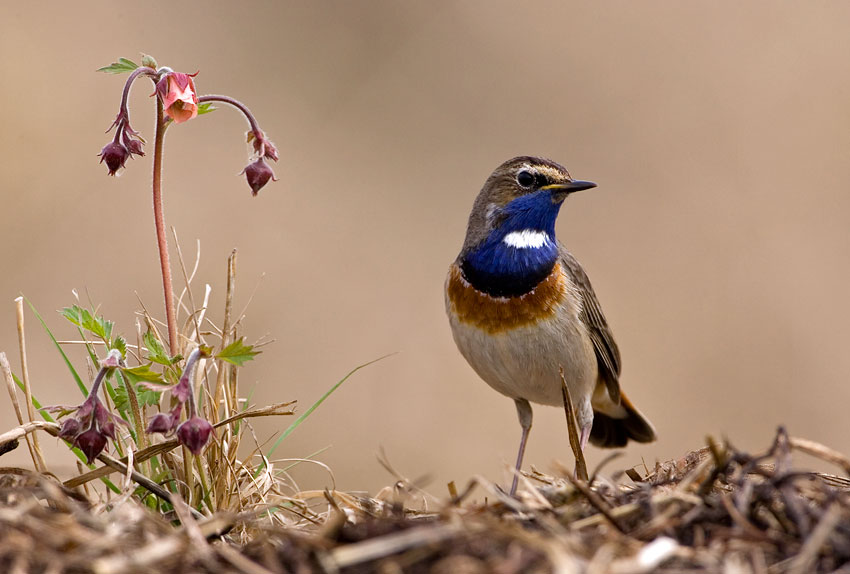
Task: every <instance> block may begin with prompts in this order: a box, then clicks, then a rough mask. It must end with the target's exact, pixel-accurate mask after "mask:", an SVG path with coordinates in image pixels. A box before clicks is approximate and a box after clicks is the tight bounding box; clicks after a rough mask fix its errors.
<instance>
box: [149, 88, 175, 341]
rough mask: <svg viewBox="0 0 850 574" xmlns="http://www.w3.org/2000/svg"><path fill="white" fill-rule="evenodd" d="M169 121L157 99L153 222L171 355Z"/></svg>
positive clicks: (172, 324) (173, 312) (172, 329)
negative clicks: (165, 189) (165, 160)
mask: <svg viewBox="0 0 850 574" xmlns="http://www.w3.org/2000/svg"><path fill="white" fill-rule="evenodd" d="M167 125H168V121H167V120H166V119H165V117H164V114H163V110H162V101H161V100H160V99H159V98H157V99H156V136H155V137H154V143H153V221H154V225H155V226H156V242H157V246H158V247H159V263H160V268H161V270H162V292H163V294H164V295H165V318H166V323H167V325H168V347H169V350H170V354H171V355H176V354H178V353H179V352H180V349H179V347H178V339H177V314H176V313H175V310H174V292H173V290H172V288H171V261H170V260H169V257H168V240H167V238H166V234H165V216H164V215H163V212H162V147H163V141H164V139H165V128H166V127H167Z"/></svg>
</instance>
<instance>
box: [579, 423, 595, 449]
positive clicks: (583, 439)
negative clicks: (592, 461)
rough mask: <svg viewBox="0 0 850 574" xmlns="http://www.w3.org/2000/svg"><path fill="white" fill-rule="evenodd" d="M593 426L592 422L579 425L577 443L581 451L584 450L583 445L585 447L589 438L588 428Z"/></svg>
mask: <svg viewBox="0 0 850 574" xmlns="http://www.w3.org/2000/svg"><path fill="white" fill-rule="evenodd" d="M592 428H593V422H590V423H585V424H584V425H582V427H581V436H579V439H578V444H579V448H580V449H581V452H584V449H585V447H587V441H588V440H589V439H590V429H592Z"/></svg>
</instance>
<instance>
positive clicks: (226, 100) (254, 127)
mask: <svg viewBox="0 0 850 574" xmlns="http://www.w3.org/2000/svg"><path fill="white" fill-rule="evenodd" d="M204 102H221V103H223V104H228V105H231V106H233V107H234V108H236V109H237V110H239V111H240V112H242V114H243V115H244V116H245V118H247V120H248V123H249V124H251V131H252V132H254V136H255V137H258V138H260V137H263V130H261V129H260V126H259V125H258V124H257V120H255V119H254V114H252V113H251V110H249V109H248V106H246V105H245V104H243V103H242V102H240V101H239V100H237V99H235V98H231V97H230V96H222V95H219V94H209V95H207V96H201V97H200V98H198V103H199V104H202V103H204Z"/></svg>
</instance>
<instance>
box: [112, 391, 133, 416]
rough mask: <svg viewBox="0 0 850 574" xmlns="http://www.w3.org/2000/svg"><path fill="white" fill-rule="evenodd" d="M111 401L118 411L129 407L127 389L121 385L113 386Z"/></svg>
mask: <svg viewBox="0 0 850 574" xmlns="http://www.w3.org/2000/svg"><path fill="white" fill-rule="evenodd" d="M112 401H113V402H114V403H115V408H116V409H118V410H119V411H124V410H127V409H128V408H130V398H129V397H128V396H127V389H125V388H124V387H122V386H121V385H118V386H116V387H115V392H114V393H113V394H112Z"/></svg>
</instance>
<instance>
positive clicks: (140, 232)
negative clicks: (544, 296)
mask: <svg viewBox="0 0 850 574" xmlns="http://www.w3.org/2000/svg"><path fill="white" fill-rule="evenodd" d="M25 4H27V3H14V4H13V3H11V2H4V3H3V6H2V8H0V64H2V79H0V82H2V86H1V87H2V90H0V125H2V134H0V158H2V159H1V160H0V162H1V164H2V169H0V191H2V198H3V200H2V213H3V218H2V222H3V225H2V226H0V249H2V252H1V253H0V255H2V261H3V271H2V275H1V276H0V349H2V350H6V351H7V352H8V353H9V354H10V356H11V357H12V358H13V363H14V366H15V369H16V370H17V369H18V360H17V347H16V343H15V326H14V312H13V303H12V300H13V298H14V297H16V296H17V295H18V294H19V293H24V294H25V295H26V296H27V297H29V298H30V299H31V300H32V301H33V303H34V304H35V305H36V306H37V307H38V308H39V309H40V310H41V311H42V313H43V314H44V315H45V316H46V317H47V318H48V320H49V322H50V324H51V326H52V327H54V328H55V329H56V330H57V332H58V333H59V334H60V335H61V336H64V337H72V336H73V335H74V332H73V331H72V330H71V329H70V328H69V327H66V326H65V324H64V323H63V320H62V319H61V318H60V317H59V316H58V315H56V314H55V313H54V312H53V310H55V309H59V308H61V307H63V306H66V305H68V304H71V303H72V302H73V299H72V295H71V290H72V289H73V288H76V289H77V290H79V291H80V292H81V293H84V292H85V291H86V290H87V291H88V292H89V293H90V295H91V298H92V300H93V301H95V302H97V303H99V304H101V305H102V307H101V308H102V311H103V312H104V313H105V314H106V315H107V316H109V317H111V318H113V319H115V320H116V321H117V323H118V326H117V328H118V329H119V330H121V331H123V332H126V333H128V334H129V333H132V332H133V330H134V327H133V318H134V315H133V313H134V311H135V310H136V309H137V308H138V303H137V300H136V295H135V293H136V292H137V293H138V294H139V296H140V297H141V298H142V299H143V300H144V301H145V302H146V303H147V305H149V306H150V308H151V309H154V310H156V311H157V313H158V314H160V315H161V313H162V312H161V295H160V292H159V276H158V271H157V269H158V267H157V262H156V259H155V253H156V251H155V243H154V237H153V225H152V217H151V212H150V206H149V204H150V197H149V190H148V186H149V176H150V157H145V158H141V159H136V160H134V161H132V162H131V163H130V166H129V169H127V170H126V172H125V173H124V174H123V175H122V177H120V178H116V179H111V178H108V177H106V168H105V167H104V166H102V165H98V163H97V159H98V158H97V157H96V154H97V153H98V151H99V150H100V148H101V147H102V146H103V145H104V144H105V143H106V142H107V141H108V138H109V136H106V135H104V133H103V131H104V130H105V129H106V128H107V127H108V126H109V124H110V122H111V121H112V119H113V118H114V115H115V113H116V111H117V107H118V101H119V97H120V91H121V87H122V85H123V79H124V77H123V76H122V77H115V76H108V75H104V74H96V73H94V70H95V69H96V68H97V67H99V66H101V65H105V64H108V63H109V62H111V61H113V60H114V59H115V58H117V57H118V56H127V57H131V58H133V59H137V60H138V57H139V52H140V51H147V52H150V53H152V54H154V55H155V56H156V57H157V58H158V59H159V63H160V64H161V65H170V66H171V67H173V68H175V69H177V70H182V71H185V72H194V71H196V70H200V75H198V77H197V80H196V81H197V86H198V89H199V91H200V92H201V93H227V94H230V95H233V96H235V97H239V98H242V99H243V100H244V101H245V102H246V103H247V104H248V105H249V106H250V107H251V108H252V109H253V110H254V111H255V112H256V114H257V116H258V118H259V119H260V122H261V124H262V126H263V127H264V128H265V130H266V131H267V132H268V134H269V135H270V136H271V138H272V139H273V140H274V141H275V142H276V143H277V145H278V147H279V149H280V152H281V161H280V163H279V164H278V166H277V167H276V170H277V175H278V177H279V178H280V181H279V182H278V183H275V184H272V185H269V186H268V187H267V188H266V189H264V190H263V191H262V193H261V195H260V196H259V197H258V198H252V197H251V196H250V192H249V191H248V188H247V186H246V184H245V183H244V181H242V179H241V178H240V177H237V176H236V174H237V173H238V172H239V171H240V170H241V169H242V167H243V166H244V164H245V163H246V159H247V148H246V146H245V144H244V142H243V132H244V130H245V125H244V122H243V121H242V120H241V119H240V118H239V117H238V116H237V115H236V114H235V113H233V112H231V111H230V110H226V109H225V110H220V111H217V112H215V114H213V115H210V116H204V117H202V118H200V119H198V120H196V121H193V122H191V123H190V124H186V125H182V126H177V127H174V128H173V129H172V130H171V131H170V133H169V137H168V141H167V151H166V153H167V157H166V180H165V185H166V209H167V217H168V222H169V224H171V225H174V226H175V227H176V228H177V230H178V232H179V234H180V236H181V239H182V241H183V247H184V250H185V251H188V252H191V251H193V245H194V241H195V240H196V239H199V240H200V241H201V243H202V250H203V260H202V264H201V268H200V271H199V278H200V280H201V282H199V283H198V285H197V289H198V290H197V291H196V293H198V294H200V293H201V286H202V282H209V283H211V284H212V285H213V287H214V297H213V301H212V303H213V307H214V310H213V316H214V317H216V318H219V317H220V308H221V305H222V289H221V286H222V283H223V281H222V280H223V277H224V267H225V257H226V256H227V254H228V253H229V251H230V249H231V248H232V247H238V248H239V279H240V283H239V291H238V294H237V307H238V308H241V307H242V306H243V305H244V304H245V303H246V302H247V300H248V296H249V294H250V292H251V291H252V290H253V288H254V286H255V284H256V283H257V281H258V280H259V278H260V276H261V275H262V274H265V279H264V280H263V281H262V283H261V284H260V286H259V288H258V290H257V294H256V296H255V297H254V300H253V303H252V304H251V306H250V308H249V311H248V316H247V319H246V321H245V328H246V334H247V335H248V338H249V339H256V338H258V337H260V336H263V335H269V336H271V337H273V338H275V339H276V340H277V342H276V343H275V344H274V345H273V346H270V347H266V351H265V353H264V354H263V355H262V356H261V357H260V360H258V361H256V362H255V363H253V364H251V365H250V366H248V367H247V368H245V369H244V371H243V378H242V381H243V384H244V386H245V388H246V389H249V388H254V389H255V391H254V394H253V400H254V402H255V403H258V404H267V403H270V402H274V401H281V400H286V399H298V400H299V401H300V405H301V409H302V411H303V409H306V408H307V406H309V405H310V404H311V403H312V402H313V401H314V400H315V399H316V398H318V397H319V396H320V395H321V393H323V392H324V391H325V390H326V389H327V388H328V387H329V386H330V385H331V384H332V383H333V382H334V381H336V380H337V379H338V378H340V377H341V376H342V375H343V374H345V373H346V372H347V371H348V370H349V369H351V368H352V367H354V366H356V365H358V364H360V363H363V362H366V361H368V360H370V359H374V358H376V357H378V356H381V355H384V354H386V353H390V352H398V354H397V355H395V356H393V357H391V358H389V359H387V360H385V361H383V362H381V363H379V364H377V365H374V366H371V367H369V368H368V369H366V370H363V371H361V372H360V373H358V374H357V375H356V376H355V377H354V378H353V379H352V380H350V381H349V382H348V383H347V384H346V385H345V386H343V387H342V388H341V389H340V391H339V392H338V393H337V394H336V395H334V396H333V397H332V398H331V399H330V400H329V401H328V402H327V403H326V404H325V405H324V406H322V407H321V408H320V409H319V410H318V411H317V412H316V413H315V415H314V416H312V417H311V418H310V419H309V420H308V421H307V423H306V424H305V425H303V426H302V427H301V428H300V429H298V430H297V431H296V432H295V433H294V434H293V435H292V436H291V438H290V439H289V440H288V441H287V442H286V443H285V446H284V447H282V448H281V449H280V451H278V454H279V455H281V456H290V457H299V456H305V455H307V454H309V453H311V452H314V451H316V450H318V449H320V448H323V447H325V446H328V445H331V446H332V448H330V449H329V450H327V451H326V452H325V453H323V454H322V455H321V457H320V458H321V459H322V460H323V461H325V462H326V463H328V464H329V465H330V466H331V467H332V468H333V470H334V472H335V474H336V478H337V484H338V486H339V487H341V488H344V489H349V490H350V489H369V490H372V491H375V490H376V489H377V488H379V487H380V486H382V485H385V484H388V483H389V482H390V481H391V477H390V476H389V475H388V474H387V473H386V472H385V471H384V470H383V469H382V468H381V467H380V466H379V465H378V464H377V463H376V461H375V453H376V452H377V451H378V449H379V448H380V447H383V448H384V449H385V450H386V452H387V455H388V456H389V459H390V460H391V462H392V463H393V464H394V465H395V466H396V467H397V468H398V469H399V470H400V471H402V472H403V473H405V474H406V475H408V476H411V477H419V476H422V475H426V474H427V475H431V477H432V481H431V483H430V485H431V489H432V490H433V491H435V492H439V493H443V492H445V489H444V487H443V483H445V482H446V481H447V480H450V479H454V480H456V481H458V482H459V483H461V482H464V481H466V480H467V479H468V478H469V477H471V476H473V475H475V474H484V475H486V476H488V477H491V478H493V479H501V478H502V477H503V472H504V463H505V462H507V461H510V460H512V459H513V456H514V453H515V448H516V442H517V439H518V432H519V427H518V424H517V422H516V417H515V413H514V407H513V405H512V404H511V401H509V400H508V399H506V398H504V397H501V396H499V395H497V394H496V393H495V392H493V391H491V390H490V389H489V388H488V387H486V385H484V384H483V383H482V382H480V381H479V380H477V378H476V376H475V374H474V373H473V372H472V371H471V369H469V368H468V367H467V365H466V364H465V362H464V361H463V359H462V358H461V357H460V355H459V354H458V353H457V351H456V350H455V348H454V344H453V343H452V340H451V336H450V333H449V329H448V325H447V322H446V320H445V317H444V311H443V295H442V286H443V278H444V273H445V271H446V268H447V265H448V263H449V262H450V261H451V260H452V259H453V258H454V257H455V254H456V252H457V250H458V249H459V247H460V244H461V241H462V239H463V234H464V230H465V225H466V217H467V214H468V210H469V208H470V206H471V204H472V200H473V198H474V196H475V194H476V193H477V192H478V190H479V188H480V186H481V184H482V183H483V181H484V179H485V178H486V176H487V175H488V174H489V173H490V171H491V170H492V169H493V168H495V167H496V166H497V165H498V164H499V163H501V162H502V161H503V160H505V159H507V158H509V157H512V156H514V155H519V154H538V155H545V156H548V157H551V158H553V159H555V160H557V161H560V162H563V163H565V164H566V165H568V167H569V168H570V169H571V170H572V172H573V175H574V176H576V177H579V178H582V179H590V180H593V181H596V182H597V183H598V184H599V188H598V189H597V190H595V191H593V192H589V193H586V194H580V195H578V196H575V197H574V198H571V199H570V201H569V202H568V204H567V205H566V208H565V209H564V210H563V211H562V216H561V218H560V221H559V224H558V232H559V237H560V238H561V239H562V240H564V241H565V242H566V243H567V244H568V246H569V247H570V248H571V249H572V250H573V252H574V253H575V254H576V255H577V256H578V257H579V259H580V260H581V261H582V262H583V264H584V265H585V267H586V268H587V269H588V271H589V273H590V276H591V278H592V279H593V282H594V285H595V287H596V290H597V293H598V294H599V296H600V299H601V301H602V303H603V306H604V308H605V311H606V313H607V315H608V317H609V320H610V322H611V324H612V326H613V329H614V333H615V334H616V336H617V340H618V341H619V343H620V346H621V348H622V351H623V356H624V377H623V384H624V388H625V389H626V390H627V392H628V393H629V394H630V395H631V397H632V398H633V399H634V401H635V402H636V403H637V404H638V405H639V406H640V407H641V408H642V409H643V410H644V412H645V413H647V414H648V415H649V416H650V417H651V418H652V419H653V421H654V422H655V424H656V426H657V428H658V432H659V435H660V437H661V439H660V441H659V442H658V443H656V444H654V445H650V446H647V447H641V448H629V449H628V451H627V455H626V456H625V457H624V458H622V459H621V460H620V461H618V462H617V463H615V465H614V466H615V467H617V466H618V467H625V466H628V465H632V464H636V463H638V462H639V461H640V460H641V457H643V458H644V459H646V460H647V462H649V463H651V462H653V461H654V460H655V459H667V458H670V457H674V456H678V455H680V454H682V453H683V452H684V451H686V450H687V449H690V448H693V447H697V446H699V445H700V444H702V441H703V439H704V436H705V435H706V434H707V433H714V434H718V435H719V434H725V435H728V436H730V437H732V438H733V440H734V441H735V442H736V443H737V444H739V445H741V446H743V447H745V448H758V447H761V446H763V445H766V444H767V442H768V441H769V439H770V437H771V435H772V433H773V432H774V428H775V427H776V425H777V424H778V423H785V424H787V425H788V426H789V428H790V429H791V431H792V432H793V433H794V434H797V435H803V436H806V437H808V438H811V439H815V440H819V441H823V442H825V443H827V444H829V445H832V446H834V447H836V448H839V449H842V450H844V451H845V452H846V451H848V450H850V445H848V441H847V431H848V429H850V423H848V421H847V417H846V412H847V404H848V398H850V387H848V384H847V382H848V370H850V351H848V342H850V326H849V325H850V302H848V287H847V285H848V280H850V266H848V262H850V257H849V256H850V252H848V251H850V226H849V225H848V223H850V169H848V165H849V164H848V159H850V158H849V157H848V155H850V35H848V33H847V27H848V23H850V4H848V3H846V2H820V3H814V4H812V3H793V4H792V3H776V2H752V3H746V6H741V3H739V2H731V1H730V2H711V3H690V2H676V1H664V2H630V1H623V2H593V3H589V2H588V3H585V2H581V3H574V2H552V3H549V4H546V3H513V2H511V3H502V4H501V5H500V4H497V3H485V2H479V3H470V2H457V3H450V2H427V3H426V2H422V3H418V4H414V3H399V2H393V1H387V2H374V3H365V2H363V3H360V2H358V3H333V4H331V3H322V2H298V3H292V2H265V3H260V2H254V3H250V2H245V3H237V2H219V3H204V4H200V3H199V4H194V3H191V2H189V3H186V2H184V3H180V4H175V3H174V2H164V1H151V2H144V3H133V4H130V3H123V2H121V3H117V2H108V1H102V2H89V3H84V4H83V5H84V6H86V7H85V8H83V7H79V6H75V5H73V3H60V2H55V3H53V6H51V7H49V8H46V7H43V6H41V5H42V4H43V3H29V5H25ZM151 91H152V90H151V88H150V84H149V83H146V82H142V83H139V84H138V85H137V86H136V88H135V90H134V92H133V96H132V108H131V110H132V112H133V116H132V122H133V126H134V127H135V128H136V129H138V130H140V131H141V132H142V134H143V135H144V136H145V137H147V138H148V139H152V113H153V112H152V103H151V101H150V100H149V99H148V97H147V96H148V94H150V93H151ZM28 321H29V323H28V329H29V336H30V339H29V344H30V354H31V372H32V378H33V380H34V384H35V388H36V392H37V395H38V397H39V398H41V399H42V401H44V402H46V403H63V402H64V403H68V402H74V401H76V400H77V397H78V395H77V391H76V389H75V385H74V384H73V382H72V381H71V380H70V379H69V377H68V376H67V374H66V371H65V370H64V366H63V365H62V363H61V361H60V359H59V357H58V356H57V354H56V353H55V351H54V350H53V349H52V348H51V347H50V345H49V343H48V341H47V339H46V337H45V336H44V335H43V333H42V332H41V331H40V330H39V328H38V326H37V323H36V322H35V320H34V318H32V317H31V316H30V317H29V318H28ZM74 356H75V357H77V358H79V353H76V354H75V355H74ZM80 364H81V363H80ZM83 370H85V369H84V368H83ZM0 403H2V406H0V416H2V421H3V425H2V426H3V427H4V428H8V427H11V426H12V425H13V424H14V421H13V415H12V411H11V409H10V408H9V406H8V403H7V401H5V400H4V401H0ZM536 414H537V418H536V420H535V426H534V430H533V431H532V437H531V443H530V448H529V452H528V455H527V459H526V460H527V461H528V462H530V463H535V464H537V465H539V466H540V467H542V468H547V467H548V465H549V462H550V461H551V460H552V459H554V458H559V459H561V460H569V454H568V448H567V441H566V434H565V426H564V423H563V413H561V412H559V411H558V410H555V409H551V408H544V407H538V408H537V409H536ZM289 422H290V421H289V420H279V421H278V422H276V423H266V424H262V425H257V429H258V436H259V437H260V438H261V439H263V440H265V439H267V438H268V437H269V436H271V434H272V433H273V432H274V431H275V430H280V429H281V428H283V427H284V426H285V425H288V424H289ZM46 442H47V443H48V444H51V445H55V441H53V440H52V439H47V441H46ZM51 452H54V453H55V454H54V455H52V461H54V463H55V464H56V465H57V466H62V465H65V466H70V465H71V464H72V458H71V457H70V455H69V454H68V453H67V451H65V450H63V449H59V448H55V447H53V448H52V450H51ZM601 456H602V453H601V452H600V451H598V450H592V452H591V453H590V462H591V463H593V462H595V461H599V460H600V459H601ZM26 461H27V457H26V456H25V450H24V449H20V450H19V451H17V452H16V453H13V454H10V455H7V456H5V457H4V458H3V460H2V461H0V462H2V464H3V465H9V464H26ZM296 477H297V478H299V480H300V482H301V486H302V487H304V488H321V487H322V486H324V485H326V484H329V483H328V479H327V478H326V475H324V474H322V473H321V472H319V471H312V470H310V471H308V470H302V471H300V473H298V474H296Z"/></svg>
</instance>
